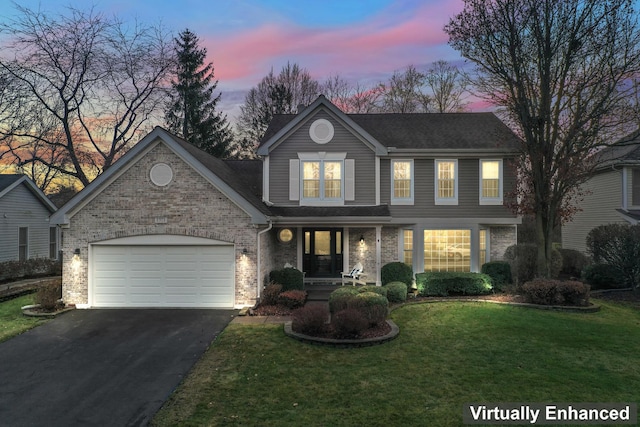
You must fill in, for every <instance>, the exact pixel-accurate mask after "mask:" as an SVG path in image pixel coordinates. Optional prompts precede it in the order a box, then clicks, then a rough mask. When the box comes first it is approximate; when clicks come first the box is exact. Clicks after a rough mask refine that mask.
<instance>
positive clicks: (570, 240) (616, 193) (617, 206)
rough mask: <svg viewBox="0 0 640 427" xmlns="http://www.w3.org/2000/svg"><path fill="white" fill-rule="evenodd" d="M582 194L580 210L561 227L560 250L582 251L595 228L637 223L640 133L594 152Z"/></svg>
mask: <svg viewBox="0 0 640 427" xmlns="http://www.w3.org/2000/svg"><path fill="white" fill-rule="evenodd" d="M582 191H583V192H584V193H585V197H584V200H582V201H581V202H580V211H578V212H576V214H575V215H574V216H573V218H572V219H571V221H570V222H568V223H567V224H565V225H563V226H562V247H563V248H565V249H575V250H578V251H580V252H586V250H587V247H586V241H587V235H588V234H589V232H590V231H591V230H592V229H594V228H595V227H598V226H600V225H605V224H614V223H620V224H632V225H635V224H638V223H640V133H637V132H636V134H635V135H630V136H628V137H625V138H624V139H623V141H622V142H620V143H618V144H614V145H612V146H610V147H607V148H605V149H604V150H602V151H601V152H600V153H598V167H597V168H596V170H595V173H594V174H593V176H592V177H591V178H590V179H589V180H588V181H587V182H586V183H585V184H584V185H583V186H582Z"/></svg>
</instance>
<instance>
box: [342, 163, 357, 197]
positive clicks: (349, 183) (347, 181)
mask: <svg viewBox="0 0 640 427" xmlns="http://www.w3.org/2000/svg"><path fill="white" fill-rule="evenodd" d="M355 199H356V161H355V159H345V161H344V200H346V201H353V200H355Z"/></svg>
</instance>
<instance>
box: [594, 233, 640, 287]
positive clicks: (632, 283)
mask: <svg viewBox="0 0 640 427" xmlns="http://www.w3.org/2000/svg"><path fill="white" fill-rule="evenodd" d="M587 250H588V252H589V253H590V254H591V257H592V258H593V262H595V263H596V264H609V265H611V266H613V267H616V268H617V269H618V270H619V271H620V272H621V273H622V284H623V285H624V286H625V287H630V288H634V289H637V288H640V225H627V224H607V225H601V226H599V227H596V228H594V229H593V230H591V231H590V232H589V234H588V235H587Z"/></svg>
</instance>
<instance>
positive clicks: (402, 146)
mask: <svg viewBox="0 0 640 427" xmlns="http://www.w3.org/2000/svg"><path fill="white" fill-rule="evenodd" d="M320 105H322V106H325V107H327V108H328V109H330V110H331V111H332V112H334V114H336V115H337V116H338V117H340V118H341V119H342V120H343V121H345V122H346V123H350V124H351V127H352V128H353V130H354V131H356V132H364V134H365V135H366V137H367V138H368V139H372V141H375V143H376V144H377V145H378V146H382V147H384V150H387V149H388V151H394V150H395V151H405V150H406V151H423V150H475V151H478V150H492V151H505V152H517V151H518V150H519V149H520V142H521V141H520V138H518V137H517V136H516V135H515V134H514V133H513V131H512V130H511V129H509V127H508V126H507V125H505V124H504V123H503V122H502V121H501V120H500V119H498V117H496V115H495V114H493V113H410V114H399V113H384V114H345V113H343V112H342V111H341V110H339V109H338V108H337V107H336V106H335V105H334V104H332V103H331V102H329V101H328V100H327V99H326V98H325V97H324V96H322V95H321V96H320V97H319V98H318V100H316V102H314V103H313V104H311V105H310V106H309V107H307V108H306V109H305V110H304V111H303V112H302V113H300V114H297V115H294V114H281V115H275V116H274V117H273V119H272V121H271V123H270V125H269V127H268V128H267V130H266V132H265V135H264V137H263V139H262V142H261V144H260V147H259V149H258V154H260V155H266V154H268V152H269V148H270V147H271V146H272V145H273V144H275V143H276V142H277V141H278V140H279V139H280V138H282V137H283V136H284V135H285V134H286V133H287V132H289V131H290V130H291V129H293V128H294V127H295V126H297V124H298V123H300V122H301V121H302V120H304V118H305V117H306V116H308V115H309V114H311V113H312V112H313V111H314V110H315V109H316V108H317V107H318V106H320ZM384 150H377V151H376V153H377V154H386V153H382V151H384ZM378 151H380V152H378Z"/></svg>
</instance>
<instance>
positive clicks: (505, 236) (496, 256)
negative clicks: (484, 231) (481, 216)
mask: <svg viewBox="0 0 640 427" xmlns="http://www.w3.org/2000/svg"><path fill="white" fill-rule="evenodd" d="M516 241H517V232H516V227H513V226H512V227H496V226H494V227H491V228H490V231H489V252H490V259H491V261H503V260H504V252H505V251H506V250H507V248H508V247H509V246H511V245H515V244H516Z"/></svg>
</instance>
